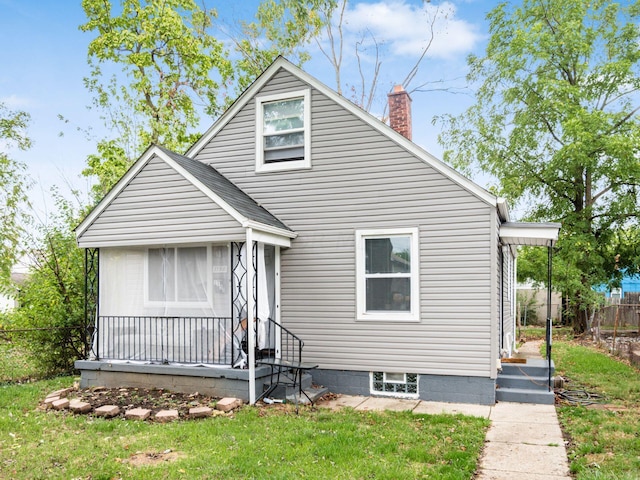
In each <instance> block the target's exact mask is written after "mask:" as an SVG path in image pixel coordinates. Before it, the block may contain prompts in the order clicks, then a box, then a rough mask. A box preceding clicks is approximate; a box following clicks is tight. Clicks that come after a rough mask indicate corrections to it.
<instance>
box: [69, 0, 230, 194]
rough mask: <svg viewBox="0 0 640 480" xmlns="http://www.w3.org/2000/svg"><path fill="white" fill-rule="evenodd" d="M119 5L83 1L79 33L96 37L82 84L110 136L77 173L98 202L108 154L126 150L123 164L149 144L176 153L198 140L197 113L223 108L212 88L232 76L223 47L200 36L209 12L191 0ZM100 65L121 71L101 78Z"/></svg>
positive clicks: (129, 0)
mask: <svg viewBox="0 0 640 480" xmlns="http://www.w3.org/2000/svg"><path fill="white" fill-rule="evenodd" d="M119 3H120V4H119V5H118V6H117V7H115V6H114V5H112V2H110V1H105V0H83V2H82V7H83V9H84V11H85V13H86V15H87V23H85V24H83V25H81V27H80V28H81V29H82V30H83V31H85V32H95V33H97V36H96V37H95V38H94V39H93V40H92V41H91V42H90V44H89V51H88V53H89V64H90V65H91V67H92V71H91V76H90V77H89V78H86V79H85V85H86V86H87V88H88V89H89V91H90V92H92V93H93V94H94V105H95V106H96V107H98V108H100V109H101V110H102V111H104V112H105V117H104V120H105V123H106V124H107V126H109V127H111V128H113V129H114V130H115V133H116V137H115V139H111V140H109V139H105V140H104V141H103V142H101V146H100V147H99V149H98V153H97V154H96V155H93V156H92V157H91V159H90V162H89V167H88V168H87V169H86V170H85V172H84V174H85V175H95V176H97V177H98V180H99V181H100V183H101V185H99V186H98V188H97V191H96V192H95V194H96V196H97V197H98V198H99V197H100V195H101V194H102V193H103V192H104V191H105V190H108V189H109V188H110V187H111V186H112V185H113V183H112V182H113V177H115V176H116V174H114V173H113V172H111V171H110V169H109V168H107V167H108V166H110V163H111V159H112V156H113V155H112V154H113V153H114V150H118V149H120V150H122V151H124V152H126V153H127V156H126V158H125V159H124V161H125V162H126V163H128V164H130V163H131V162H132V161H133V159H135V158H136V157H137V156H138V155H140V154H141V153H142V149H144V148H147V147H148V146H149V144H152V143H154V144H162V145H164V146H166V147H167V148H170V149H172V150H175V151H178V152H181V151H183V150H184V149H186V147H187V146H189V145H191V144H192V143H193V142H194V141H195V139H196V138H197V135H196V134H195V133H194V132H193V129H194V128H195V127H197V126H198V123H199V120H200V116H199V111H198V109H199V108H200V107H201V106H202V108H204V111H205V112H206V113H207V114H209V115H218V114H219V113H220V111H221V109H222V108H224V106H225V103H224V102H222V103H220V101H219V90H220V88H221V86H223V85H224V83H225V82H227V81H228V80H229V79H230V78H231V74H232V65H231V62H230V61H229V60H228V59H227V52H226V50H225V48H224V44H223V42H221V41H220V40H218V39H216V38H215V37H213V36H211V35H210V34H208V33H207V30H208V29H209V28H210V27H211V26H212V21H213V19H215V18H216V12H215V10H203V9H201V8H200V7H199V6H198V3H197V2H196V1H193V0H150V1H143V0H122V1H121V2H119ZM104 68H106V69H107V71H112V70H117V69H118V68H119V69H120V70H121V72H117V73H114V74H113V75H111V76H106V74H104V72H103V70H104ZM105 77H106V78H107V80H106V81H105ZM103 155H104V157H103ZM103 162H104V163H106V164H107V166H106V167H105V166H103V165H101V164H102V163H103ZM105 172H106V175H105Z"/></svg>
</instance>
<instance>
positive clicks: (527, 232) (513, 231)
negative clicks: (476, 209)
mask: <svg viewBox="0 0 640 480" xmlns="http://www.w3.org/2000/svg"><path fill="white" fill-rule="evenodd" d="M560 227H561V225H560V224H559V223H552V222H547V223H528V222H506V223H503V224H502V225H500V240H501V241H502V243H504V244H506V245H528V246H539V247H552V246H553V245H555V243H556V241H557V240H558V233H559V232H560Z"/></svg>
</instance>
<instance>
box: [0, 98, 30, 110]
mask: <svg viewBox="0 0 640 480" xmlns="http://www.w3.org/2000/svg"><path fill="white" fill-rule="evenodd" d="M0 103H4V106H5V107H7V108H9V109H11V110H24V109H25V108H27V107H32V106H33V105H34V102H33V101H32V100H31V99H29V98H26V97H19V96H17V95H9V96H8V97H0Z"/></svg>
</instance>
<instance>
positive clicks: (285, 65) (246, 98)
mask: <svg viewBox="0 0 640 480" xmlns="http://www.w3.org/2000/svg"><path fill="white" fill-rule="evenodd" d="M280 69H284V70H286V71H287V72H289V73H290V74H291V75H294V76H295V77H298V78H299V79H300V80H302V81H303V82H305V83H307V84H309V85H310V86H311V87H313V88H314V89H316V90H318V91H319V92H321V93H322V94H323V95H325V96H327V97H329V98H330V99H331V100H333V101H334V102H336V103H337V104H339V105H340V106H341V107H343V108H345V109H346V110H347V111H349V112H350V113H352V114H353V115H355V116H356V117H358V118H360V119H361V120H362V121H364V122H366V123H367V124H369V125H370V126H371V127H372V128H374V129H375V130H377V131H379V132H380V133H382V134H383V135H385V136H387V137H388V138H390V139H391V140H393V141H394V142H396V143H397V144H398V145H400V146H401V147H402V148H404V149H405V150H407V151H408V152H410V153H412V154H413V155H415V156H416V157H417V158H419V159H421V160H422V161H424V162H425V163H426V164H428V165H429V166H431V167H432V168H433V169H434V170H436V171H438V172H440V173H441V174H442V175H444V176H445V177H447V178H449V179H450V180H452V181H453V182H454V183H456V184H458V185H459V186H461V187H462V188H464V189H465V190H467V191H468V192H470V193H471V194H472V195H474V196H476V197H477V198H479V199H480V200H482V201H484V202H485V203H487V204H489V205H491V206H494V207H496V206H497V205H498V199H497V198H496V197H495V196H494V195H493V194H492V193H490V192H489V191H487V190H485V189H484V188H482V187H481V186H479V185H478V184H476V183H475V182H473V181H471V180H469V179H468V178H466V177H465V176H464V175H462V174H460V173H459V172H457V171H456V170H454V169H453V168H451V167H450V166H449V165H447V164H446V163H444V162H442V161H441V160H439V159H437V158H436V157H434V156H433V155H431V154H430V153H429V152H427V151H426V150H424V149H423V148H422V147H420V146H418V145H417V144H415V143H413V142H412V141H411V140H408V139H407V138H405V137H404V136H402V135H401V134H399V133H398V132H396V131H395V130H393V129H392V128H391V127H389V126H388V125H387V124H385V123H383V122H381V121H380V120H379V119H377V118H376V117H374V116H373V115H371V114H370V113H368V112H366V111H364V110H363V109H362V108H360V107H358V106H357V105H355V104H354V103H352V102H351V101H349V100H348V99H346V98H345V97H343V96H341V95H339V94H338V93H337V92H335V91H334V90H333V89H331V88H329V87H327V86H326V85H325V84H323V83H322V82H320V81H319V80H318V79H316V78H315V77H313V76H311V75H309V74H308V73H306V72H305V71H303V70H302V69H300V68H299V67H296V66H295V65H294V64H292V63H291V62H289V61H288V60H287V59H285V58H284V57H282V56H280V57H278V58H277V59H276V60H275V61H274V62H273V63H272V64H271V65H270V66H269V67H268V68H267V69H266V70H265V71H264V72H263V73H262V75H260V76H259V77H258V78H257V79H256V80H255V81H254V82H253V83H252V84H251V86H249V88H247V89H246V90H245V91H244V92H243V93H242V95H240V97H238V99H237V100H236V101H235V102H234V103H233V105H231V107H229V108H228V109H227V110H226V111H225V113H224V114H223V115H222V116H221V117H220V118H219V119H218V120H217V121H216V122H215V123H214V124H213V126H212V127H211V128H209V130H207V131H206V132H205V133H204V135H202V137H200V139H199V140H198V141H197V142H196V143H194V144H193V146H192V147H191V148H190V149H189V150H188V151H187V152H186V156H187V157H190V158H195V156H196V155H197V154H198V153H199V152H200V151H201V150H202V149H203V148H204V147H205V146H206V145H207V144H208V143H209V141H210V140H211V139H212V138H213V137H214V136H215V135H216V134H217V133H218V132H219V131H220V130H222V129H223V128H224V127H225V125H226V124H227V123H229V122H230V121H231V119H233V118H234V117H235V116H236V114H237V113H238V112H239V111H240V110H241V109H242V108H244V106H245V105H246V104H247V103H248V102H250V101H251V100H252V99H253V98H254V96H255V95H256V94H257V93H259V92H260V90H261V89H262V87H263V86H264V85H265V84H266V83H267V82H269V80H271V79H272V78H273V77H274V76H275V75H276V73H278V71H279V70H280ZM507 215H508V214H507Z"/></svg>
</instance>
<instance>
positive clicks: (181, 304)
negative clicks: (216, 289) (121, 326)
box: [143, 244, 213, 308]
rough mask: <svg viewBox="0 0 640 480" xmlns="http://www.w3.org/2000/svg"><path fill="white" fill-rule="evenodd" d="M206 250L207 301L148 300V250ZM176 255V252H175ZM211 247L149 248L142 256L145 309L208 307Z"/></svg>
mask: <svg viewBox="0 0 640 480" xmlns="http://www.w3.org/2000/svg"><path fill="white" fill-rule="evenodd" d="M197 247H206V248H207V300H206V301H204V302H195V301H185V302H180V301H178V300H175V301H172V302H164V301H156V300H149V250H156V249H160V248H173V249H174V250H177V249H179V248H197ZM176 254H177V252H176ZM211 255H212V253H211V245H202V244H199V245H168V246H162V247H149V248H147V249H146V250H145V254H144V302H143V306H144V307H145V308H158V307H181V308H205V307H210V306H211V302H212V298H213V266H212V265H213V259H212V257H211Z"/></svg>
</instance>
